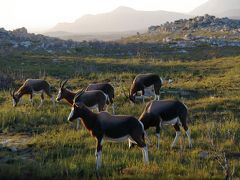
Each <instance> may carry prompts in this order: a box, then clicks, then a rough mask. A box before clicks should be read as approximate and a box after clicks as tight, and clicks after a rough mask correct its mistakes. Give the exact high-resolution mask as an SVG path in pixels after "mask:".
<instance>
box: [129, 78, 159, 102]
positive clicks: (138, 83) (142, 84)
mask: <svg viewBox="0 0 240 180" xmlns="http://www.w3.org/2000/svg"><path fill="white" fill-rule="evenodd" d="M162 84H163V80H162V79H161V78H160V77H159V76H158V75H157V74H152V73H148V74H139V75H137V76H136V77H135V79H134V80H133V83H132V85H131V88H130V92H129V99H130V100H131V101H132V102H133V103H135V100H136V96H137V92H138V91H142V100H143V102H144V98H145V91H148V92H149V89H150V92H149V93H148V94H149V96H152V95H155V99H154V100H159V99H160V88H161V86H162ZM153 88H154V92H151V91H152V90H151V89H153Z"/></svg>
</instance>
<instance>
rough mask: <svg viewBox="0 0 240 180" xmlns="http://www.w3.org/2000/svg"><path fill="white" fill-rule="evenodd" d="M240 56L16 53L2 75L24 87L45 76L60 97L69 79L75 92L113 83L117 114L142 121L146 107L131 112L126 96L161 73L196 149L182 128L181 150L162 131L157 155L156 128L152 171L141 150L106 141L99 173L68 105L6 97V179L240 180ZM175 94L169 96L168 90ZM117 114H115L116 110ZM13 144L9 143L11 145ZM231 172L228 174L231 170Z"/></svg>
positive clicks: (0, 112) (1, 123) (1, 153)
mask: <svg viewBox="0 0 240 180" xmlns="http://www.w3.org/2000/svg"><path fill="white" fill-rule="evenodd" d="M239 69H240V56H231V57H225V58H217V59H209V60H204V61H177V60H175V61H166V62H164V61H160V60H158V59H154V60H153V59H146V60H144V61H143V60H142V59H137V58H136V59H111V58H108V59H107V58H104V59H103V58H93V57H91V58H81V57H78V56H71V55H68V56H58V57H56V56H50V55H35V54H16V55H12V56H7V57H1V59H0V72H1V73H2V74H5V75H6V76H7V77H9V79H10V80H11V86H12V88H14V87H19V86H20V84H21V83H22V82H23V81H24V80H25V79H27V78H43V77H45V78H46V79H47V80H48V81H49V82H50V84H51V85H52V90H53V92H54V95H55V96H56V93H57V88H58V84H59V81H60V80H61V79H66V78H68V79H69V83H68V86H69V88H71V89H73V90H77V89H79V88H83V87H86V85H87V84H88V83H92V82H106V81H108V82H111V84H112V85H113V86H114V87H115V89H116V98H115V102H116V106H117V107H116V108H117V109H116V113H117V114H132V115H134V116H136V117H139V115H140V114H141V112H142V110H143V108H144V105H145V104H141V103H138V104H136V105H135V106H131V105H130V103H129V101H128V100H126V98H125V97H124V95H123V89H124V90H125V91H127V90H128V89H129V86H130V83H131V82H132V80H133V78H134V76H135V75H136V74H138V73H145V72H153V73H157V74H159V75H160V76H161V77H163V78H165V79H170V78H171V79H173V83H171V84H168V83H165V84H164V85H163V92H164V93H162V95H161V98H162V99H167V98H174V99H180V100H181V101H183V102H184V103H185V104H186V105H187V106H188V107H189V113H190V118H191V122H189V126H190V128H191V131H192V138H193V148H192V149H188V148H187V145H188V142H187V137H186V135H185V133H184V131H183V130H182V132H183V133H182V136H181V138H180V141H179V144H178V147H177V148H176V149H171V148H170V145H171V142H172V141H173V139H174V136H175V131H174V128H173V127H171V126H166V127H164V128H163V129H162V131H161V143H160V144H161V145H160V149H159V150H157V149H156V146H155V145H156V137H155V134H154V130H155V129H150V130H148V136H149V138H150V141H151V144H150V145H149V158H150V164H149V166H144V165H143V162H142V152H141V150H140V149H138V148H134V149H128V143H127V142H123V143H107V142H106V143H104V145H103V167H102V168H101V169H100V170H99V171H96V170H95V155H94V153H95V146H96V142H95V139H94V138H93V137H91V136H90V134H89V132H87V130H86V129H85V128H84V127H83V126H81V130H80V131H76V130H75V125H74V126H73V125H71V124H68V123H67V121H66V119H67V116H68V114H69V112H70V107H69V106H68V105H67V104H66V103H65V102H61V103H59V104H57V107H56V108H53V107H52V104H51V102H50V100H49V99H47V98H46V101H45V104H44V107H42V108H41V109H37V106H38V103H39V95H36V96H35V98H34V100H35V104H34V107H32V106H31V105H30V102H29V101H28V97H24V98H23V100H22V102H21V104H20V105H19V106H18V107H17V108H12V102H11V98H10V96H9V92H8V90H7V89H5V87H1V88H2V90H1V91H0V106H1V108H0V131H1V134H0V136H1V138H0V140H1V144H0V178H1V179H2V178H17V177H20V178H32V179H33V178H54V179H65V178H69V179H70V178H71V179H79V178H86V179H88V178H92V179H114V178H116V179H130V178H134V179H139V178H140V179H223V178H224V177H225V170H226V169H229V170H230V174H231V176H232V177H233V178H240V171H239V169H240V161H239V157H237V156H236V154H234V153H238V152H240V123H239V122H240V88H239V87H240V73H239ZM169 90H172V91H171V92H173V93H171V92H170V93H169V92H168V91H169ZM109 110H111V109H109ZM8 141H9V143H8ZM226 167H228V168H226Z"/></svg>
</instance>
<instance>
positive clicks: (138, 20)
mask: <svg viewBox="0 0 240 180" xmlns="http://www.w3.org/2000/svg"><path fill="white" fill-rule="evenodd" d="M189 17H190V15H186V14H181V13H176V12H168V11H137V10H134V9H132V8H128V7H119V8H117V9H115V10H114V11H112V12H109V13H104V14H97V15H85V16H83V17H81V18H79V19H77V20H76V21H75V22H73V23H59V24H57V25H56V26H55V27H54V28H52V29H51V30H50V32H54V31H64V32H71V33H78V34H81V33H87V34H89V33H102V32H126V31H140V30H144V29H145V30H146V29H147V28H148V27H149V26H150V25H155V24H161V23H164V22H166V21H174V20H177V19H182V18H189Z"/></svg>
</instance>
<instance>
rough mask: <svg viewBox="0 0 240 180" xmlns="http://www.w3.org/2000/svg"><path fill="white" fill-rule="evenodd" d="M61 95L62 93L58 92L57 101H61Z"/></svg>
mask: <svg viewBox="0 0 240 180" xmlns="http://www.w3.org/2000/svg"><path fill="white" fill-rule="evenodd" d="M61 94H62V91H61V90H59V91H58V95H57V100H58V99H61Z"/></svg>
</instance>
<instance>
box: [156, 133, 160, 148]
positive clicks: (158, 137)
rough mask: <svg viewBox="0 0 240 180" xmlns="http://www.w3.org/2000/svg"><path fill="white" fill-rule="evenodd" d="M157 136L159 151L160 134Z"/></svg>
mask: <svg viewBox="0 0 240 180" xmlns="http://www.w3.org/2000/svg"><path fill="white" fill-rule="evenodd" d="M156 136H157V149H159V146H160V134H159V133H157V134H156Z"/></svg>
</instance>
